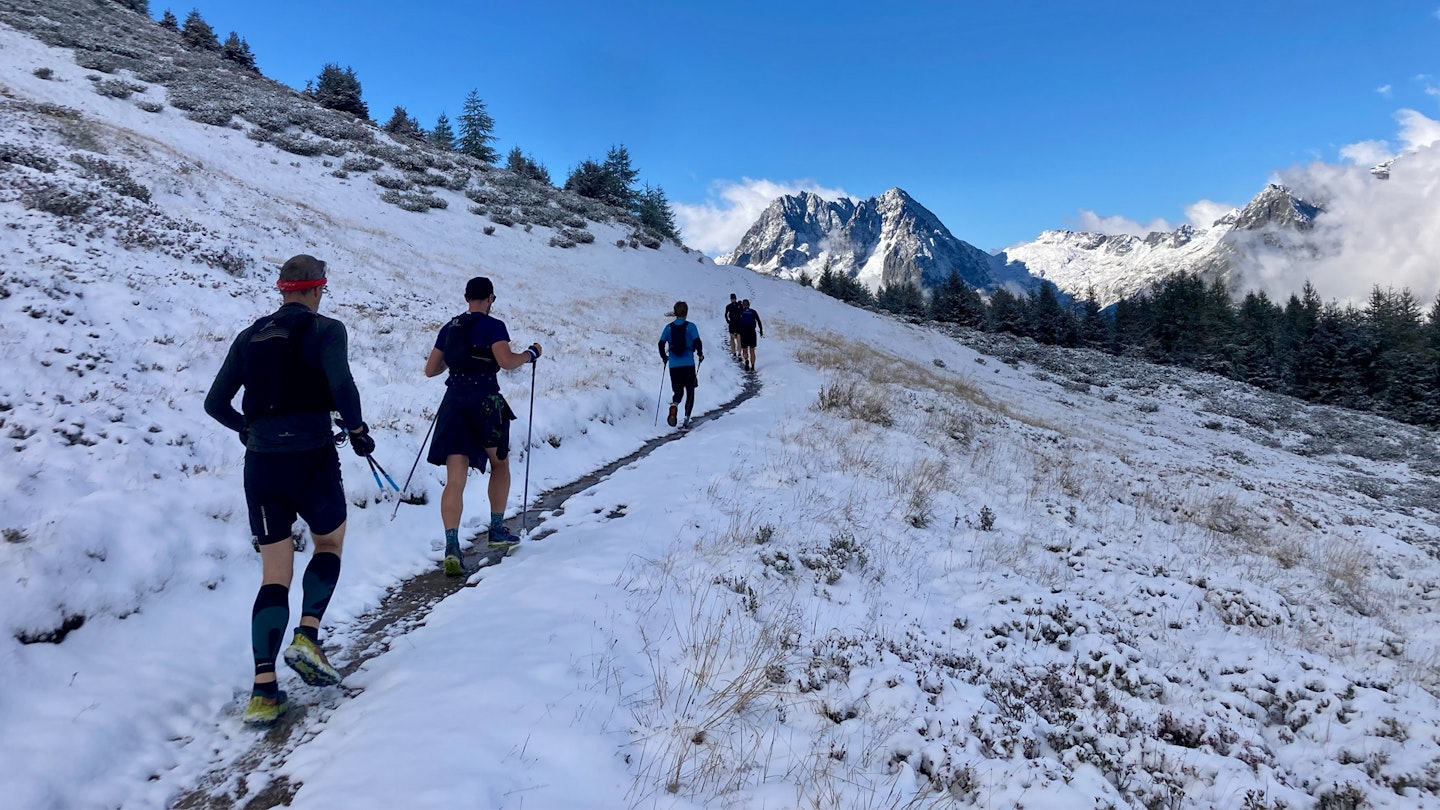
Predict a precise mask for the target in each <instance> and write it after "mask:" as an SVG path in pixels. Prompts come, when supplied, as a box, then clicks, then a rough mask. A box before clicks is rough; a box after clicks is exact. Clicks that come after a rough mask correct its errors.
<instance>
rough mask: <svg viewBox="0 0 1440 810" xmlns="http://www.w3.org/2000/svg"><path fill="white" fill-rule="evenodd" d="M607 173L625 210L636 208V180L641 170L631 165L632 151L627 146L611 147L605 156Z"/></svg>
mask: <svg viewBox="0 0 1440 810" xmlns="http://www.w3.org/2000/svg"><path fill="white" fill-rule="evenodd" d="M604 168H605V173H606V174H607V175H609V176H610V182H611V183H612V185H613V187H614V191H615V194H616V195H617V196H619V197H620V198H621V199H622V200H623V201H624V202H623V203H622V205H623V206H624V207H625V208H634V207H635V204H636V202H637V199H636V196H637V195H636V193H635V180H636V179H637V178H638V177H639V176H640V170H639V169H636V168H635V167H634V166H632V165H631V163H630V150H629V149H626V148H625V144H623V143H622V144H619V145H618V146H612V147H610V151H609V152H607V153H606V154H605V165H604Z"/></svg>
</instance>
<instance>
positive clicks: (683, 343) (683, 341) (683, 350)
mask: <svg viewBox="0 0 1440 810" xmlns="http://www.w3.org/2000/svg"><path fill="white" fill-rule="evenodd" d="M689 335H690V322H689V321H681V322H679V323H675V322H674V321H671V322H670V337H669V338H668V340H667V342H668V343H669V344H670V353H671V354H674V355H679V356H681V357H684V356H685V355H687V354H689V353H690V340H689Z"/></svg>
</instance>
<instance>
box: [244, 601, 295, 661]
mask: <svg viewBox="0 0 1440 810" xmlns="http://www.w3.org/2000/svg"><path fill="white" fill-rule="evenodd" d="M289 625H290V589H289V588H287V587H285V586H284V585H274V584H272V585H261V586H260V592H259V593H257V594H255V606H254V608H252V609H251V611H250V648H251V650H252V651H253V652H254V654H255V674H256V675H263V674H265V673H267V672H274V671H275V657H276V656H277V655H279V654H280V644H281V643H282V642H283V641H284V640H285V628H286V627H288V626H289Z"/></svg>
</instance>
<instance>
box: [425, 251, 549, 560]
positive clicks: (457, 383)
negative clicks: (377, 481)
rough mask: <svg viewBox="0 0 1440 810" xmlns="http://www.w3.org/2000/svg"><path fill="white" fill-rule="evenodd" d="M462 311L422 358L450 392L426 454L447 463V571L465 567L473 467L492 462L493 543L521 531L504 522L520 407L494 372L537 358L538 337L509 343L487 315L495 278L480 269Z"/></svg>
mask: <svg viewBox="0 0 1440 810" xmlns="http://www.w3.org/2000/svg"><path fill="white" fill-rule="evenodd" d="M465 301H466V304H467V305H468V310H467V311H466V312H465V314H463V315H460V316H458V317H456V318H453V319H451V320H450V321H449V322H447V323H446V324H445V325H444V326H442V327H440V334H439V335H437V336H436V338H435V347H434V348H433V349H431V350H430V357H429V358H428V359H427V360H426V361H425V376H426V377H434V376H436V375H438V374H440V372H442V371H446V370H447V369H448V370H449V372H450V375H449V376H448V377H447V378H446V379H445V398H444V399H442V400H441V401H440V410H439V412H438V413H436V414H435V438H434V439H433V440H431V442H430V452H429V453H428V454H426V456H425V459H426V460H427V461H429V462H430V463H431V464H434V465H437V466H443V467H444V468H445V489H444V490H443V491H442V492H441V494H440V520H441V522H442V523H443V524H444V527H445V561H444V567H445V573H446V575H448V576H452V577H453V576H459V575H460V574H463V573H465V567H464V565H463V562H462V560H461V558H460V516H461V515H462V514H463V513H464V510H465V478H466V476H467V475H468V474H469V471H470V469H471V468H474V469H477V470H479V471H481V472H482V473H483V472H485V467H486V465H487V464H488V465H489V467H490V485H489V487H488V489H487V494H488V495H489V496H490V532H489V540H488V542H489V545H490V547H491V548H494V549H503V550H504V551H505V553H506V554H509V553H511V552H513V550H514V549H515V548H516V547H517V546H518V545H519V543H520V538H519V537H517V536H515V534H513V533H512V532H511V531H510V530H509V529H506V528H505V501H506V499H508V498H509V497H510V461H509V458H510V422H511V421H513V420H514V419H515V413H514V412H513V411H511V410H510V405H509V404H508V403H506V402H505V397H504V396H502V395H501V394H500V381H499V378H498V377H497V375H498V374H499V373H500V371H501V370H502V369H504V370H506V371H510V370H512V369H517V368H519V367H521V366H523V365H525V364H526V363H533V362H535V361H536V360H539V359H540V344H539V343H533V344H531V345H530V348H528V349H526V350H525V351H523V352H519V353H516V352H513V351H511V350H510V332H509V330H507V329H506V328H505V322H504V321H501V320H499V319H497V318H493V317H491V315H490V308H491V307H492V306H494V304H495V285H494V284H492V283H491V282H490V279H488V278H485V277H484V276H476V277H475V278H472V279H470V281H469V282H468V283H467V284H466V285H465Z"/></svg>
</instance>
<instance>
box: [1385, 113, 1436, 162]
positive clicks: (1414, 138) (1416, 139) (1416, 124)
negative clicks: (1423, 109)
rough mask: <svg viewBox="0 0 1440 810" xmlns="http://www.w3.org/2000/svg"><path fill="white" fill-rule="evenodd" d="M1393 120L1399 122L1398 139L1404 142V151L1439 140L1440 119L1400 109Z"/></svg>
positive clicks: (1413, 149)
mask: <svg viewBox="0 0 1440 810" xmlns="http://www.w3.org/2000/svg"><path fill="white" fill-rule="evenodd" d="M1395 120H1397V121H1399V122H1400V140H1401V141H1403V142H1404V143H1405V149H1404V151H1406V152H1413V151H1415V150H1417V149H1420V148H1421V147H1425V146H1430V145H1431V144H1433V143H1435V142H1436V141H1440V121H1436V120H1435V119H1433V118H1429V117H1427V116H1426V115H1425V114H1424V113H1418V112H1416V111H1414V110H1401V111H1400V112H1397V113H1395Z"/></svg>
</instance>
